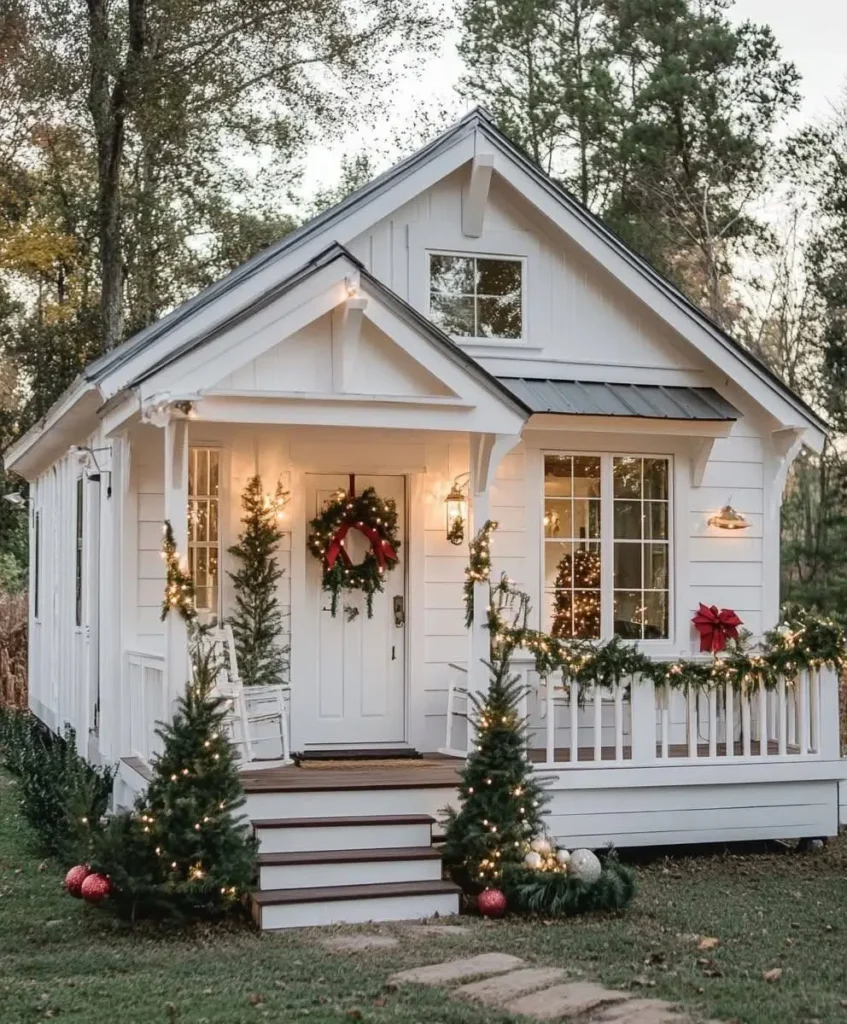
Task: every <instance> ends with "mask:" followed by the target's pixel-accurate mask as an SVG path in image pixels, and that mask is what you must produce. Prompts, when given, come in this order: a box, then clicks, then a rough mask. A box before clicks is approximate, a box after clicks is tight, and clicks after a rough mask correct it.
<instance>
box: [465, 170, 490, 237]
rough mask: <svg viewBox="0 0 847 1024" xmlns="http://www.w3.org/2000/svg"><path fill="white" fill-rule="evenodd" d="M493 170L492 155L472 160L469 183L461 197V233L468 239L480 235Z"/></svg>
mask: <svg viewBox="0 0 847 1024" xmlns="http://www.w3.org/2000/svg"><path fill="white" fill-rule="evenodd" d="M493 170H494V154H493V153H479V154H478V155H477V156H475V157H474V158H473V162H472V163H471V176H470V181H469V182H468V187H467V190H466V191H465V193H464V195H463V196H462V233H463V234H464V235H466V236H467V237H468V238H479V236H480V235H481V234H482V228H483V224H484V222H485V210H486V207H487V206H488V191H489V188H490V187H491V172H492V171H493Z"/></svg>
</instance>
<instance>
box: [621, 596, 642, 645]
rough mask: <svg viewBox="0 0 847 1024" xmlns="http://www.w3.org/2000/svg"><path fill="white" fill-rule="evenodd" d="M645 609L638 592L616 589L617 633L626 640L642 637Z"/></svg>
mask: <svg viewBox="0 0 847 1024" xmlns="http://www.w3.org/2000/svg"><path fill="white" fill-rule="evenodd" d="M643 617H644V610H643V608H642V605H641V594H640V593H638V592H629V593H627V592H626V591H615V634H616V635H617V636H620V637H623V639H624V640H640V639H641V622H642V619H643Z"/></svg>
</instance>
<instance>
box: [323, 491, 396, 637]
mask: <svg viewBox="0 0 847 1024" xmlns="http://www.w3.org/2000/svg"><path fill="white" fill-rule="evenodd" d="M309 530H310V532H309V537H308V540H307V542H306V543H307V546H308V548H309V550H310V551H311V552H312V554H313V555H314V556H315V558H317V559H319V560H320V562H321V563H322V564H323V579H322V581H321V587H322V589H323V590H325V591H327V592H328V593H329V595H330V612H331V613H332V616H333V618H335V616H336V614H337V613H338V597H339V594H340V593H341V592H342V591H343V590H361V591H362V592H363V593H364V595H365V598H366V600H367V608H368V618H369V619H370V618H372V617H373V598H374V594H376V593H377V592H380V593H381V592H382V591H383V590H384V589H385V576H386V573H389V572H391V570H392V569H394V568H396V566H397V563H398V555H397V552H398V550H399V548H400V540H399V537H398V535H397V506H396V505H395V503H394V501H393V500H392V499H391V498H381V497H380V496H379V495H378V494H377V492H376V489H375V488H373V487H368V488H366V489H365V490H364V491H362V493H361V494H359V495H357V494H356V490H355V477H353V476H352V475H351V476H350V485H349V488H348V489H347V490H346V491H340V492H338V493H337V494H336V495H335V496H334V497H333V498H332V500H331V501H328V502H327V503H326V504H325V505H324V507H323V509H322V510H321V513H320V515H318V516H316V517H315V518H314V519H313V520H312V521H311V523H310V524H309ZM351 530H357V531H358V532H359V533H361V534H362V535H363V536H364V537H365V538H366V539H367V540H368V542H369V543H370V550H369V551H368V552H367V554H366V555H365V557H364V559H363V560H362V561H361V562H360V563H359V564H358V565H355V564H354V563H353V560H352V559H351V558H350V555H349V554H348V553H347V549H346V544H345V541H346V538H347V534H348V533H349V532H350V531H351Z"/></svg>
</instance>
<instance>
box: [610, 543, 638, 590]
mask: <svg viewBox="0 0 847 1024" xmlns="http://www.w3.org/2000/svg"><path fill="white" fill-rule="evenodd" d="M642 586H643V584H642V582H641V545H640V544H615V587H616V588H617V589H619V590H640V589H641V587H642Z"/></svg>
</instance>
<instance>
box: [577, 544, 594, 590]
mask: <svg viewBox="0 0 847 1024" xmlns="http://www.w3.org/2000/svg"><path fill="white" fill-rule="evenodd" d="M573 585H574V587H575V588H577V589H582V590H588V589H594V588H595V587H599V586H600V545H599V544H591V545H589V546H587V547H584V548H581V547H579V548H577V549H576V550H575V551H574V553H573Z"/></svg>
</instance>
